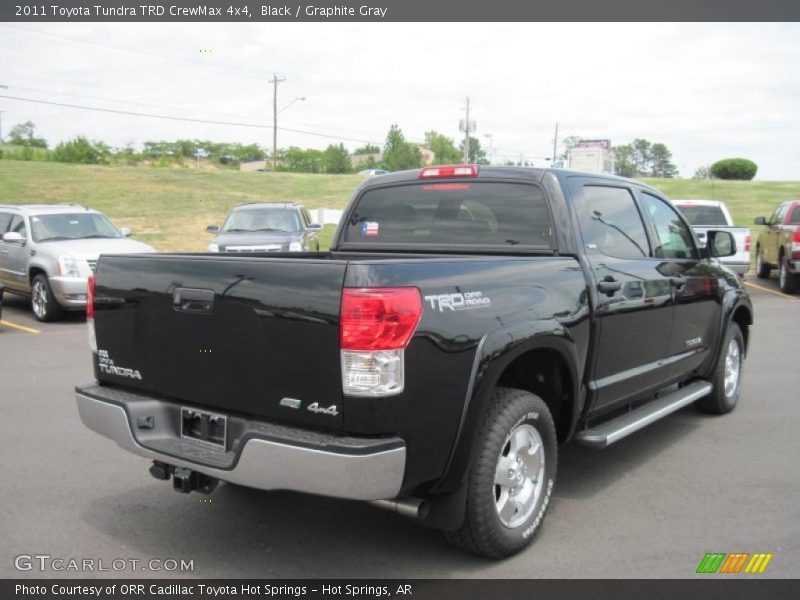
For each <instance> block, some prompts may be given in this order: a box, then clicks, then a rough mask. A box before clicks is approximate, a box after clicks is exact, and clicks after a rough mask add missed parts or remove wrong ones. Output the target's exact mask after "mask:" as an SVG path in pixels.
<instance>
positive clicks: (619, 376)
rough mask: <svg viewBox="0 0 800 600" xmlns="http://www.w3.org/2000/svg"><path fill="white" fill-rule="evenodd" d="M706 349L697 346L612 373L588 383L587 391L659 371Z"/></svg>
mask: <svg viewBox="0 0 800 600" xmlns="http://www.w3.org/2000/svg"><path fill="white" fill-rule="evenodd" d="M707 350H708V348H706V347H705V346H699V347H697V348H692V349H691V350H689V351H687V352H682V353H680V354H675V355H673V356H669V357H667V358H661V359H659V360H656V361H653V362H651V363H647V364H644V365H639V366H638V367H633V368H632V369H627V370H626V371H620V372H619V373H614V374H612V375H607V376H606V377H603V378H601V379H595V380H594V381H590V382H589V389H590V390H593V391H594V390H599V389H601V388H604V387H606V386H609V385H613V384H615V383H619V382H621V381H625V380H626V379H633V378H634V377H639V376H640V375H644V374H645V373H648V372H650V371H654V370H656V369H660V368H662V367H666V366H668V365H671V364H673V363H676V362H679V361H682V360H684V359H687V358H690V357H692V356H694V355H695V354H697V353H698V352H705V351H707Z"/></svg>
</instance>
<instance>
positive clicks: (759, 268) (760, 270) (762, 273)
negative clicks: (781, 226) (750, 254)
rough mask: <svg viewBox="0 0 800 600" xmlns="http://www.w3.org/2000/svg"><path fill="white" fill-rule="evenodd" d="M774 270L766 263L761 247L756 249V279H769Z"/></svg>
mask: <svg viewBox="0 0 800 600" xmlns="http://www.w3.org/2000/svg"><path fill="white" fill-rule="evenodd" d="M770 271H772V269H771V268H770V266H769V265H768V264H767V263H765V262H764V257H763V256H762V254H761V246H757V247H756V277H758V278H759V279H769V274H770Z"/></svg>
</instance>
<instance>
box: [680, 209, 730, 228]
mask: <svg viewBox="0 0 800 600" xmlns="http://www.w3.org/2000/svg"><path fill="white" fill-rule="evenodd" d="M676 206H677V208H678V210H679V211H681V212H682V213H683V216H684V217H686V220H687V221H689V224H690V225H712V226H713V225H722V226H723V227H726V226H727V225H728V220H727V219H726V218H725V213H724V212H722V209H721V208H720V207H719V206H700V205H699V204H694V205H686V204H683V205H680V204H677V205H676Z"/></svg>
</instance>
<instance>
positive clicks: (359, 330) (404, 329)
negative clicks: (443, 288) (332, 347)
mask: <svg viewBox="0 0 800 600" xmlns="http://www.w3.org/2000/svg"><path fill="white" fill-rule="evenodd" d="M421 315H422V299H421V297H420V293H419V290H418V289H417V288H413V287H402V288H363V289H345V290H344V292H343V294H342V309H341V319H340V341H341V353H342V356H341V361H342V389H343V391H344V393H345V394H346V395H348V396H371V397H378V396H391V395H394V394H399V393H400V392H402V391H403V388H404V385H405V355H404V349H405V347H406V346H407V345H408V342H409V341H410V340H411V337H412V336H413V335H414V331H415V330H416V328H417V325H418V324H419V319H420V317H421Z"/></svg>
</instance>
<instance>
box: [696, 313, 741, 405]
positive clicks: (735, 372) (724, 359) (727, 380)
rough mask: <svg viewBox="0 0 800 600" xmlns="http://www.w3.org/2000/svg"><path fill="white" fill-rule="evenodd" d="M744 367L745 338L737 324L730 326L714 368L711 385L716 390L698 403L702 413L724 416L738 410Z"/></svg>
mask: <svg viewBox="0 0 800 600" xmlns="http://www.w3.org/2000/svg"><path fill="white" fill-rule="evenodd" d="M743 367H744V336H742V330H741V329H740V328H739V325H737V324H736V323H731V324H730V325H729V326H728V331H727V332H726V333H725V339H724V341H723V343H722V351H721V352H720V354H719V358H718V359H717V366H716V367H715V368H714V377H713V380H712V382H711V383H713V385H714V389H713V390H712V391H711V393H710V394H709V395H708V396H705V397H703V398H701V399H700V400H698V401H697V408H698V409H699V410H700V411H701V412H705V413H709V414H715V415H724V414H727V413H729V412H731V411H732V410H733V409H734V408H736V403H737V402H738V400H739V393H740V392H741V389H742V368H743Z"/></svg>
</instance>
